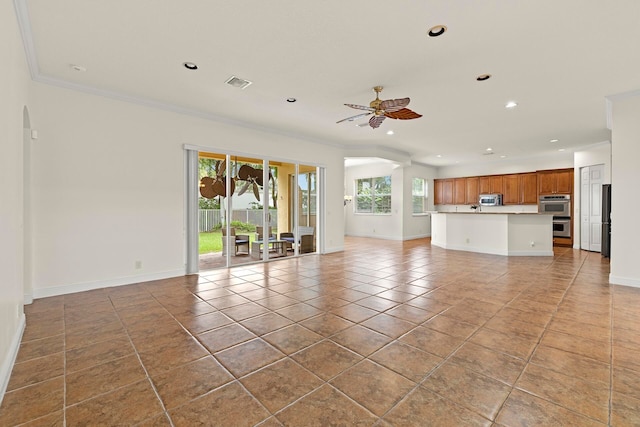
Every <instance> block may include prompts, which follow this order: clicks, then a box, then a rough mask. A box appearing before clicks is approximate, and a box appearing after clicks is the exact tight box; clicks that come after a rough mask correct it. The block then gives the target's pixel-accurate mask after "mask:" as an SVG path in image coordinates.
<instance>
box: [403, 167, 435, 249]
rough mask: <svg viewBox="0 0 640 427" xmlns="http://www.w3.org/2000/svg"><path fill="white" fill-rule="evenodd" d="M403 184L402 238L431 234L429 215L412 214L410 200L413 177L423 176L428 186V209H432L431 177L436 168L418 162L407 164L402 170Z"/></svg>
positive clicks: (414, 237) (411, 202) (433, 175)
mask: <svg viewBox="0 0 640 427" xmlns="http://www.w3.org/2000/svg"><path fill="white" fill-rule="evenodd" d="M403 173H404V177H403V179H404V184H403V189H402V191H403V205H402V212H403V221H402V239H403V240H409V239H417V238H420V237H429V236H431V216H430V214H427V215H414V214H413V201H412V189H413V178H424V179H426V180H427V183H428V186H429V188H428V189H427V196H428V207H427V209H428V210H434V206H433V179H434V177H435V175H436V169H435V168H434V167H431V166H425V165H420V164H412V165H411V166H407V167H405V168H404V170H403Z"/></svg>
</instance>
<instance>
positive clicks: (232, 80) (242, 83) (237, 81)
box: [225, 76, 252, 89]
mask: <svg viewBox="0 0 640 427" xmlns="http://www.w3.org/2000/svg"><path fill="white" fill-rule="evenodd" d="M225 83H226V84H228V85H230V86H233V87H239V88H240V89H244V88H246V87H247V86H249V85H250V84H251V83H252V82H250V81H249V80H245V79H241V78H240V77H236V76H231V77H229V78H228V79H227V81H226V82H225Z"/></svg>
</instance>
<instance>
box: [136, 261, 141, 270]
mask: <svg viewBox="0 0 640 427" xmlns="http://www.w3.org/2000/svg"><path fill="white" fill-rule="evenodd" d="M135 268H136V270H140V269H141V268H142V261H139V260H138V261H136V262H135Z"/></svg>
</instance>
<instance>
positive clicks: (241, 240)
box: [222, 227, 249, 256]
mask: <svg viewBox="0 0 640 427" xmlns="http://www.w3.org/2000/svg"><path fill="white" fill-rule="evenodd" d="M230 234H231V235H230V236H227V229H226V228H225V227H223V228H222V255H223V256H225V255H227V247H228V246H233V247H234V251H233V253H232V255H233V256H236V255H238V254H240V252H241V249H244V250H243V251H242V252H243V253H242V254H243V255H249V236H248V235H245V234H236V229H235V228H233V227H232V228H231V229H230Z"/></svg>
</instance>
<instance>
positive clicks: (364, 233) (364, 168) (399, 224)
mask: <svg viewBox="0 0 640 427" xmlns="http://www.w3.org/2000/svg"><path fill="white" fill-rule="evenodd" d="M386 175H391V191H392V193H391V214H389V215H370V214H356V213H355V212H354V210H355V181H356V179H360V178H373V177H377V176H386ZM434 176H435V168H433V167H430V166H425V165H420V164H413V165H409V166H405V165H399V164H397V163H390V162H385V161H380V162H374V163H370V164H365V165H358V166H350V167H347V168H345V189H346V192H345V194H347V195H350V196H354V200H353V201H352V202H351V203H347V205H346V206H345V207H344V209H345V234H346V235H348V236H360V237H375V238H378V239H387V240H409V239H416V238H419V237H428V236H430V235H431V219H430V216H429V215H421V216H414V215H413V213H412V211H413V207H412V201H411V189H412V180H413V178H424V179H426V180H427V182H428V183H429V184H428V185H429V189H428V196H429V209H430V210H432V209H433V196H432V194H433V178H434Z"/></svg>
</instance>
